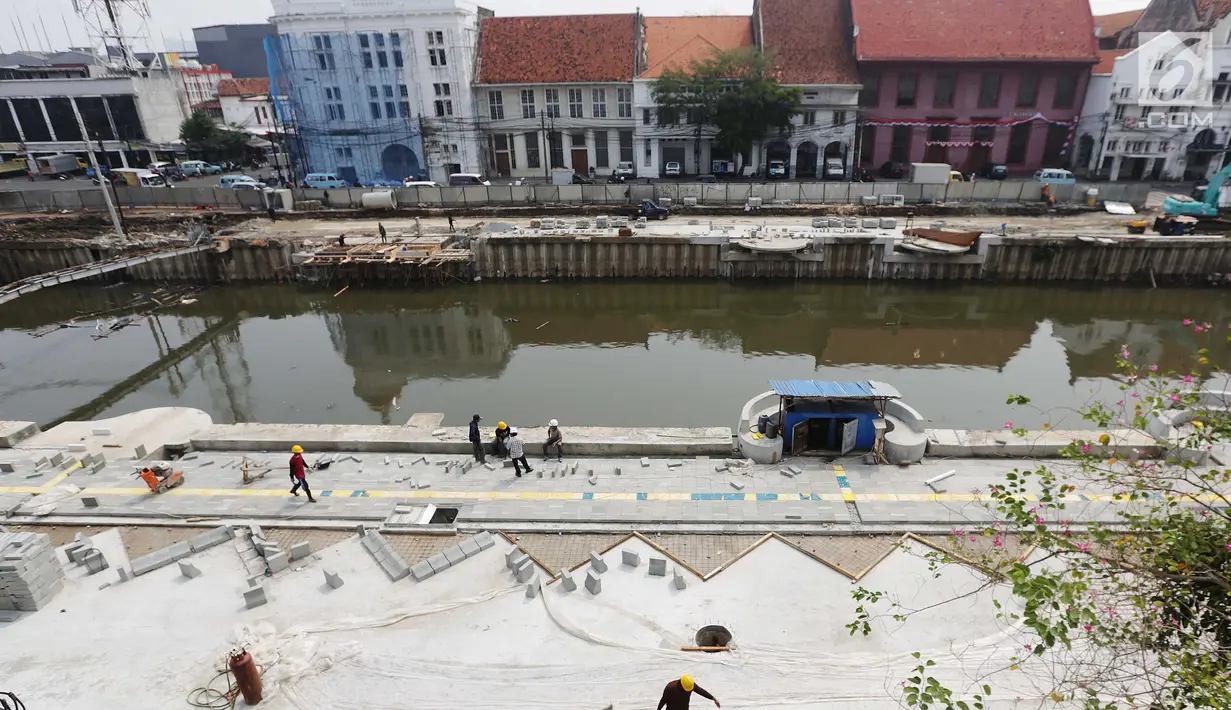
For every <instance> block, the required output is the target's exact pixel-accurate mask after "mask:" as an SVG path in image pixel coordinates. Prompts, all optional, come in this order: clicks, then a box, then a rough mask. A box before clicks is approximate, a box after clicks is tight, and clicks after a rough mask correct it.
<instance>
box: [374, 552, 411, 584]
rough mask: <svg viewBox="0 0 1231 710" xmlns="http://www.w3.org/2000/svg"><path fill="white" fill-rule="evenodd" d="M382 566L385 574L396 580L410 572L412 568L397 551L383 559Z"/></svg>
mask: <svg viewBox="0 0 1231 710" xmlns="http://www.w3.org/2000/svg"><path fill="white" fill-rule="evenodd" d="M380 566H381V569H383V570H385V574H387V575H389V579H390V580H392V581H394V582H396V581H398V580H399V579H402V578H404V577H405V576H406V575H408V574H410V568H409V567H407V566H406V562H405V561H403V560H402V558H401V557H400V556H399V555H398V554H397V553H396V552H393V553H391V554H390V555H389V556H388V557H386V558H384V559H382V560H381V561H380Z"/></svg>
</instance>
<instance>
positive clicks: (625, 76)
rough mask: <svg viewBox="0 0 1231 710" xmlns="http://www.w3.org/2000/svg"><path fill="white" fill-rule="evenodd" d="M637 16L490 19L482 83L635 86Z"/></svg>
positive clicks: (482, 49)
mask: <svg viewBox="0 0 1231 710" xmlns="http://www.w3.org/2000/svg"><path fill="white" fill-rule="evenodd" d="M635 23H636V15H560V16H556V17H489V18H487V19H485V20H483V24H482V26H481V28H480V35H479V80H478V83H480V84H568V83H583V82H611V81H632V80H633V60H634V55H635V50H634V45H635V43H636V42H635V32H634V30H635Z"/></svg>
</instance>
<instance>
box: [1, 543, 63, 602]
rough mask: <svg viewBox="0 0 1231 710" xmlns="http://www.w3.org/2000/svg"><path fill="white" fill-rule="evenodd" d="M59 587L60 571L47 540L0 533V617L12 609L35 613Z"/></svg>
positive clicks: (61, 576) (61, 572)
mask: <svg viewBox="0 0 1231 710" xmlns="http://www.w3.org/2000/svg"><path fill="white" fill-rule="evenodd" d="M63 587H64V570H62V569H61V568H60V561H59V560H58V559H56V551H55V548H53V547H52V546H51V538H50V537H48V536H47V535H44V534H42V533H30V532H19V533H0V618H5V616H4V612H11V611H13V610H17V611H38V610H39V609H42V608H43V607H44V606H46V605H47V603H48V602H50V601H51V600H52V599H53V598H54V597H55V596H56V594H58V593H59V592H60V590H61V589H62V588H63ZM9 618H11V617H9Z"/></svg>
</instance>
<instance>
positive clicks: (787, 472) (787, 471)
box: [778, 468, 795, 478]
mask: <svg viewBox="0 0 1231 710" xmlns="http://www.w3.org/2000/svg"><path fill="white" fill-rule="evenodd" d="M778 473H781V474H782V475H783V476H786V477H787V478H795V474H794V473H793V472H792V471H791V469H789V468H780V469H778Z"/></svg>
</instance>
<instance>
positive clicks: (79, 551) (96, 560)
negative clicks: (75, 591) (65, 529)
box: [64, 533, 110, 574]
mask: <svg viewBox="0 0 1231 710" xmlns="http://www.w3.org/2000/svg"><path fill="white" fill-rule="evenodd" d="M64 552H65V554H67V555H68V559H69V561H70V562H73V563H75V564H79V565H81V566H82V567H85V568H86V574H98V573H99V572H102V571H103V570H105V569H107V568H108V567H109V566H110V565H108V564H107V559H106V558H105V557H103V553H102V551H101V550H99V549H98V548H96V547H94V543H93V541H91V540H90V538H89V537H87V536H86V534H85V533H77V535H76V537H75V538H73V541H72V543H70V544H69V545H68V547H66V548H65V549H64Z"/></svg>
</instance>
